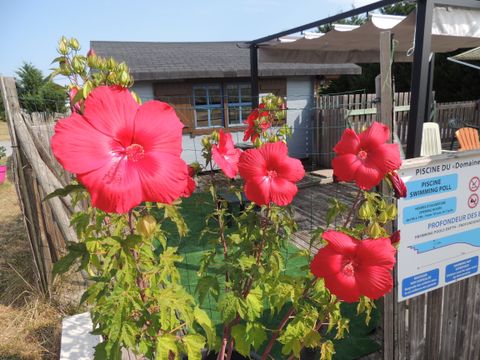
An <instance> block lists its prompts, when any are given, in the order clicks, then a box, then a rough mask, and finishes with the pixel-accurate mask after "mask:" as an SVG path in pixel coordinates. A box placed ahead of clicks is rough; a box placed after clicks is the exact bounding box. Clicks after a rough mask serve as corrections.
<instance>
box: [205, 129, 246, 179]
mask: <svg viewBox="0 0 480 360" xmlns="http://www.w3.org/2000/svg"><path fill="white" fill-rule="evenodd" d="M241 154H242V150H240V149H235V147H234V145H233V140H232V134H230V133H224V132H223V130H222V129H220V132H219V140H218V145H213V147H212V156H213V160H215V162H216V163H217V165H218V166H220V169H222V171H223V173H224V174H225V175H226V176H227V177H229V178H231V179H233V178H234V177H235V176H237V174H238V160H239V159H240V155H241Z"/></svg>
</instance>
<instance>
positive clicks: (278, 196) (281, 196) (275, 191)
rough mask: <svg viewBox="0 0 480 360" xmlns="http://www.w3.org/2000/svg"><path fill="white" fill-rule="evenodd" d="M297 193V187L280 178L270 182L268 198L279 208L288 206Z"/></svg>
mask: <svg viewBox="0 0 480 360" xmlns="http://www.w3.org/2000/svg"><path fill="white" fill-rule="evenodd" d="M297 191H298V189H297V185H295V184H294V183H292V182H290V181H288V180H286V179H283V178H281V177H276V178H273V179H272V180H271V181H270V198H271V200H272V202H273V203H275V204H277V205H279V206H286V205H288V204H290V203H291V202H292V200H293V198H294V197H295V195H296V194H297Z"/></svg>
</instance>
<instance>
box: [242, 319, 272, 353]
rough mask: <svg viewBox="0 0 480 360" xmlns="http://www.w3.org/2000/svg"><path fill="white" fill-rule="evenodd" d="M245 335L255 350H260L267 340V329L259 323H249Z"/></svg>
mask: <svg viewBox="0 0 480 360" xmlns="http://www.w3.org/2000/svg"><path fill="white" fill-rule="evenodd" d="M245 334H246V336H247V337H248V341H249V343H250V344H252V346H253V348H254V349H255V350H258V349H259V348H260V346H261V345H262V344H263V343H264V342H265V340H267V332H266V331H265V328H264V327H263V326H262V325H260V324H258V323H250V322H248V323H247V325H246V327H245Z"/></svg>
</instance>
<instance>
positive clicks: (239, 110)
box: [226, 83, 252, 126]
mask: <svg viewBox="0 0 480 360" xmlns="http://www.w3.org/2000/svg"><path fill="white" fill-rule="evenodd" d="M226 101H227V104H228V125H229V126H238V125H243V122H244V121H245V119H246V118H247V117H248V115H249V114H250V112H251V111H252V96H251V88H250V84H248V83H244V84H242V83H237V84H227V85H226Z"/></svg>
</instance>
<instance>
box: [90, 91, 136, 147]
mask: <svg viewBox="0 0 480 360" xmlns="http://www.w3.org/2000/svg"><path fill="white" fill-rule="evenodd" d="M138 108H139V105H138V104H137V102H136V101H135V100H134V99H133V97H132V94H130V92H129V91H128V90H127V89H125V88H122V87H119V86H99V87H97V88H95V89H93V90H92V92H91V93H90V94H89V95H88V97H87V99H86V100H85V107H84V112H83V116H84V117H85V119H87V121H88V122H89V123H90V124H91V125H92V126H93V127H94V128H95V129H97V130H98V131H100V132H102V133H104V134H107V135H111V137H112V138H113V139H115V140H117V141H119V142H121V143H122V145H124V146H128V145H130V143H128V141H131V139H132V136H131V134H132V132H133V129H134V118H135V114H136V112H137V109H138Z"/></svg>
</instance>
